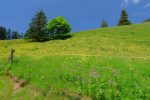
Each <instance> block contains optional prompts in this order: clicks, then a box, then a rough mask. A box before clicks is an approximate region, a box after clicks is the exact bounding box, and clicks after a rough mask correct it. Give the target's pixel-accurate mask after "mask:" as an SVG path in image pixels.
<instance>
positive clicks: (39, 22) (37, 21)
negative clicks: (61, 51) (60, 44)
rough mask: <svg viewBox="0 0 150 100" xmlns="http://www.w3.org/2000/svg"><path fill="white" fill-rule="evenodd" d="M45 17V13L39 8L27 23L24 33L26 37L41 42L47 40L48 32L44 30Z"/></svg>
mask: <svg viewBox="0 0 150 100" xmlns="http://www.w3.org/2000/svg"><path fill="white" fill-rule="evenodd" d="M46 25H47V19H46V15H45V13H44V12H43V11H42V10H41V11H39V12H37V13H36V15H35V17H34V18H33V19H32V21H31V23H30V24H29V28H28V30H27V32H26V34H25V37H26V38H27V39H31V40H32V41H37V42H43V41H46V40H47V37H48V34H47V32H46V28H45V27H46Z"/></svg>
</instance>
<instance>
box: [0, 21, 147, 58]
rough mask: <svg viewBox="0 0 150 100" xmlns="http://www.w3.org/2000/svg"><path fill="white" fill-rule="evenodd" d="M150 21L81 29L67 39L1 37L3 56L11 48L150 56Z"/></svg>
mask: <svg viewBox="0 0 150 100" xmlns="http://www.w3.org/2000/svg"><path fill="white" fill-rule="evenodd" d="M149 27H150V23H143V24H137V25H131V26H123V27H114V28H104V29H95V30H89V31H82V32H78V33H75V34H73V37H72V38H70V39H67V40H56V41H49V42H44V43H36V42H27V41H24V40H13V41H0V56H6V54H7V55H8V53H9V50H10V48H15V49H16V56H20V55H29V56H36V55H37V54H38V56H39V55H41V56H43V55H52V54H61V55H98V56H123V57H137V58H138V57H144V58H149V57H150V55H149V52H150V28H149Z"/></svg>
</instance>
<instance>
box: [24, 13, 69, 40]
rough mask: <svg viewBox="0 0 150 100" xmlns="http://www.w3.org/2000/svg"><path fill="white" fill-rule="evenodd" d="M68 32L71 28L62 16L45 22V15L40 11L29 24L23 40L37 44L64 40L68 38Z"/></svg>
mask: <svg viewBox="0 0 150 100" xmlns="http://www.w3.org/2000/svg"><path fill="white" fill-rule="evenodd" d="M70 31H71V26H70V25H69V24H68V22H67V21H66V20H65V19H64V18H63V17H62V16H58V17H56V18H53V19H51V20H50V21H47V17H46V15H45V13H44V12H43V11H42V10H41V11H39V12H37V13H36V14H35V17H34V18H33V19H32V20H31V22H30V23H29V28H28V30H27V31H26V33H25V38H26V39H29V40H31V41H37V42H44V41H48V40H51V39H66V38H68V37H70V35H67V33H69V32H70Z"/></svg>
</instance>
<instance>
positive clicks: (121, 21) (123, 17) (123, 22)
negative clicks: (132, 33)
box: [118, 9, 132, 26]
mask: <svg viewBox="0 0 150 100" xmlns="http://www.w3.org/2000/svg"><path fill="white" fill-rule="evenodd" d="M130 24H132V23H131V22H130V21H129V20H128V14H127V12H126V10H125V9H123V10H122V11H121V17H120V19H119V21H118V26H122V25H130Z"/></svg>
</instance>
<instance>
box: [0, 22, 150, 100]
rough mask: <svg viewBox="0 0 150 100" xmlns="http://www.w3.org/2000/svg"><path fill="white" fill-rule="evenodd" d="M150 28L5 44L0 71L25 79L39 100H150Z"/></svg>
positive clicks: (0, 48)
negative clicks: (65, 38)
mask: <svg viewBox="0 0 150 100" xmlns="http://www.w3.org/2000/svg"><path fill="white" fill-rule="evenodd" d="M149 27H150V23H143V24H136V25H131V26H123V27H114V28H104V29H95V30H89V31H82V32H78V33H76V34H74V33H72V35H73V37H72V38H69V39H67V40H52V41H49V42H44V43H37V42H28V41H26V40H12V41H11V40H10V41H0V72H1V73H2V72H3V71H9V72H10V73H11V74H13V75H14V76H16V77H18V78H19V79H23V80H25V81H26V82H27V84H28V85H31V86H33V87H35V88H36V91H38V92H40V93H42V95H43V96H44V97H43V98H42V97H41V99H40V100H43V99H44V98H51V99H52V100H149V99H150V28H149ZM11 48H14V49H15V54H14V61H13V63H12V64H11V65H10V64H8V56H9V52H10V49H11ZM0 83H1V82H0ZM0 85H1V84H0ZM0 88H1V86H0ZM0 91H1V89H0ZM31 94H32V93H31ZM27 97H28V96H26V97H25V98H24V99H25V100H26V99H28V98H27ZM35 100H36V99H35Z"/></svg>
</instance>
